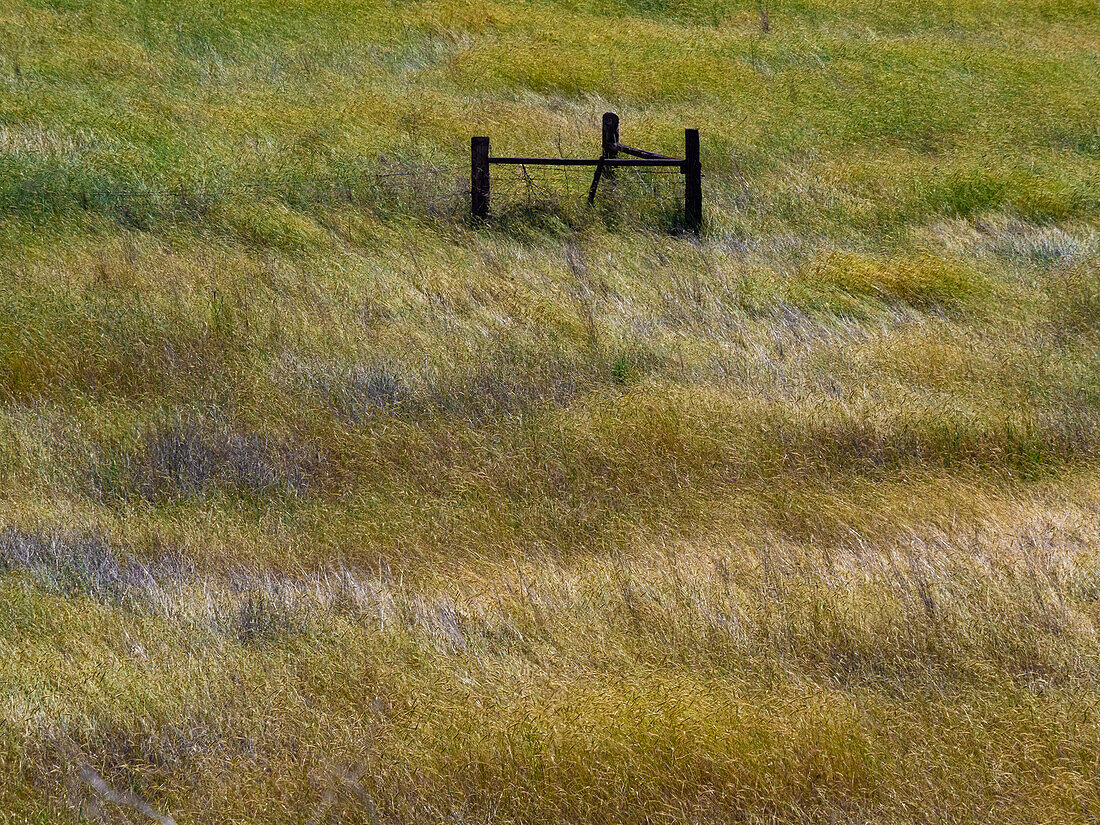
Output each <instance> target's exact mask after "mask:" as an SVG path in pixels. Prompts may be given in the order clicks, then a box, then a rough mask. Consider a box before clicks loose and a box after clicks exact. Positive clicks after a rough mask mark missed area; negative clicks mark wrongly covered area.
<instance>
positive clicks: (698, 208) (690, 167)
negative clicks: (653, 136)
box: [684, 129, 703, 235]
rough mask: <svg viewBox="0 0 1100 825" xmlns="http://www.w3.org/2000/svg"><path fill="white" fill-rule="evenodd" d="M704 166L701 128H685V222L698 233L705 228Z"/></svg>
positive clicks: (688, 227) (691, 230)
mask: <svg viewBox="0 0 1100 825" xmlns="http://www.w3.org/2000/svg"><path fill="white" fill-rule="evenodd" d="M702 178H703V167H702V164H700V162H699V130H698V129H685V130H684V224H685V225H686V226H687V229H688V231H689V232H694V233H695V234H696V235H698V234H699V232H700V231H701V230H702V228H703V180H702Z"/></svg>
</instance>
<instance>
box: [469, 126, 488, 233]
mask: <svg viewBox="0 0 1100 825" xmlns="http://www.w3.org/2000/svg"><path fill="white" fill-rule="evenodd" d="M470 215H471V216H472V217H473V218H474V220H484V219H485V218H488V217H489V138H487V137H475V138H472V139H471V140H470Z"/></svg>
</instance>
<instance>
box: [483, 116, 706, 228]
mask: <svg viewBox="0 0 1100 825" xmlns="http://www.w3.org/2000/svg"><path fill="white" fill-rule="evenodd" d="M602 138H603V141H602V142H603V152H602V154H601V155H600V157H598V158H535V157H494V156H492V155H490V154H489V138H487V137H484V136H478V137H474V138H471V140H470V214H471V216H472V217H473V218H474V220H475V221H484V220H485V219H487V218H488V217H489V194H490V177H489V167H490V166H491V165H493V164H501V165H506V166H594V167H595V168H596V171H595V173H594V174H593V176H592V186H591V187H590V188H589V190H588V204H589V206H591V205H592V204H593V203H594V202H595V199H596V191H597V189H598V187H599V184H600V179H601V178H603V177H606V178H608V179H609V180H614V177H615V171H614V170H615V169H616V168H624V167H625V168H635V169H646V168H652V169H659V168H674V169H676V170H678V171H679V172H680V173H681V174H682V175H683V176H684V226H685V227H686V228H687V229H688V231H690V232H693V233H695V234H699V232H701V231H702V227H703V187H702V176H703V173H702V164H701V163H700V160H699V130H698V129H685V130H684V157H683V158H673V157H669V156H668V155H661V154H658V153H657V152H650V151H647V150H645V149H636V148H634V147H633V146H626V145H624V144H622V143H620V142H619V116H618V115H617V114H615V113H614V112H607V113H605V114H604V116H603V134H602ZM620 153H622V154H624V155H629V156H630V157H625V158H620V157H619V154H620Z"/></svg>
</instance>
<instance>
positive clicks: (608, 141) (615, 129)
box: [601, 112, 619, 178]
mask: <svg viewBox="0 0 1100 825" xmlns="http://www.w3.org/2000/svg"><path fill="white" fill-rule="evenodd" d="M618 156H619V116H618V115H617V114H615V113H614V112H604V114H603V154H602V155H601V157H605V158H617V157H618ZM604 174H606V175H607V176H608V177H609V178H614V177H615V172H614V170H613V169H610V168H609V169H608V170H607V171H606V172H605V173H604Z"/></svg>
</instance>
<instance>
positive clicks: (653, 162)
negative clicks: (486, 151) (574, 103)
mask: <svg viewBox="0 0 1100 825" xmlns="http://www.w3.org/2000/svg"><path fill="white" fill-rule="evenodd" d="M489 163H506V164H510V165H514V166H678V167H683V165H684V161H682V160H680V159H679V158H495V157H490V158H489Z"/></svg>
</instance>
